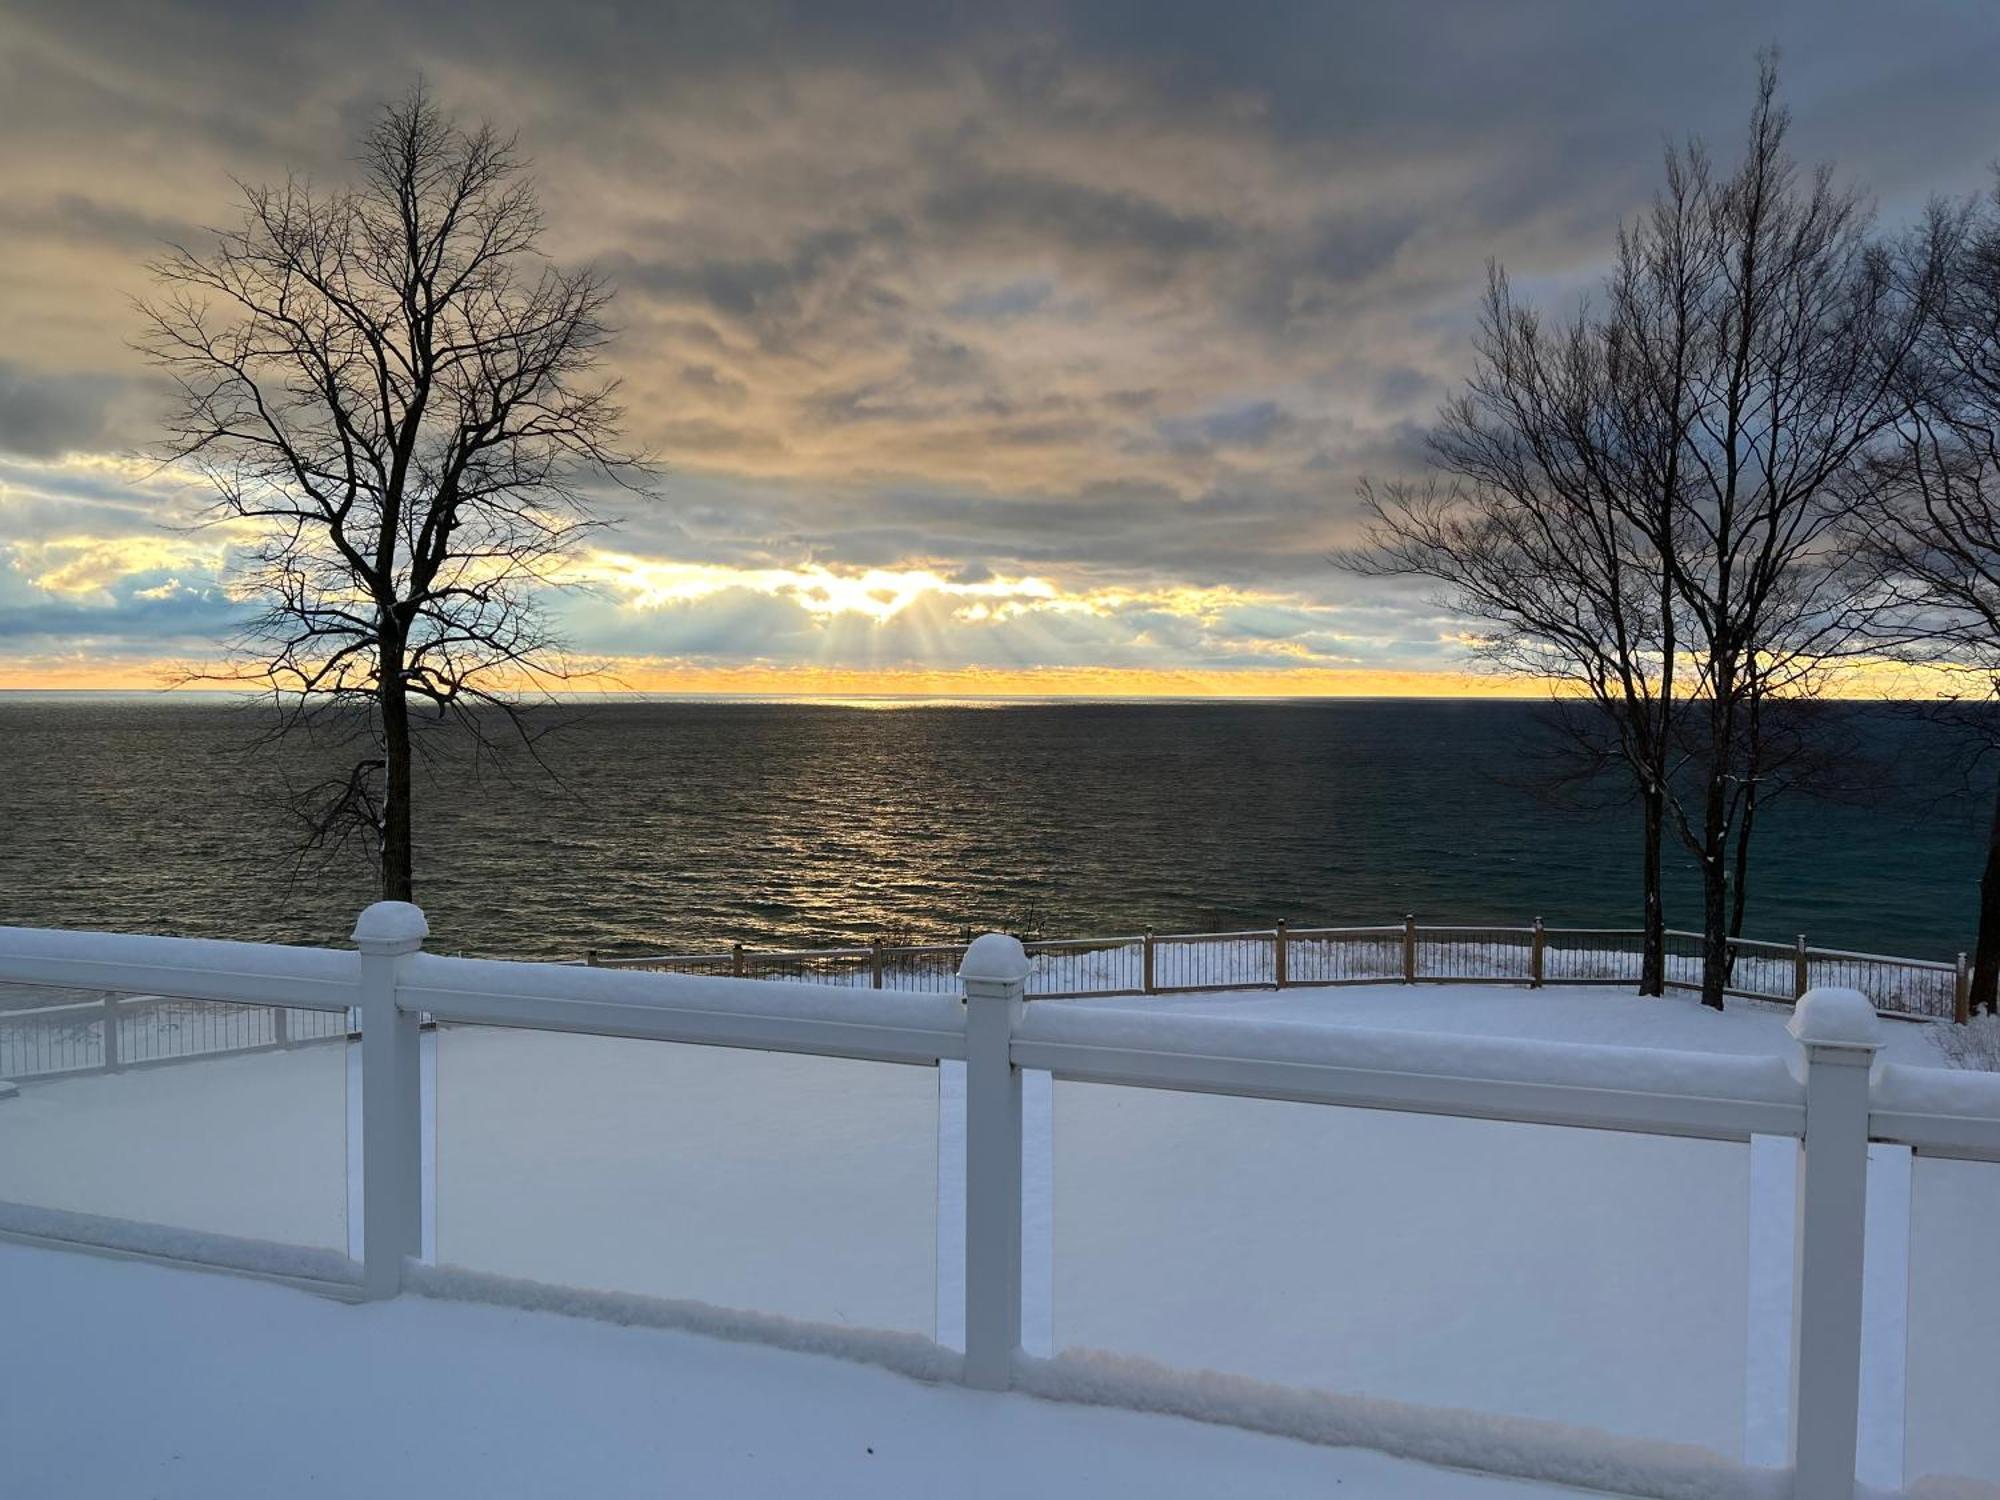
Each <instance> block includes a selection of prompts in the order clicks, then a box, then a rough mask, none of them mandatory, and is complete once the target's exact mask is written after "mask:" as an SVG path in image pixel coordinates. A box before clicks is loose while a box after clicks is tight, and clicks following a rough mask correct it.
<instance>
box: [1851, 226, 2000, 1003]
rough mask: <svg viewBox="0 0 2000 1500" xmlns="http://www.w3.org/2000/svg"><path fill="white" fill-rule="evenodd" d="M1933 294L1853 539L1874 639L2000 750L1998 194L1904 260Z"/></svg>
mask: <svg viewBox="0 0 2000 1500" xmlns="http://www.w3.org/2000/svg"><path fill="white" fill-rule="evenodd" d="M1904 263H1905V266H1906V268H1907V269H1906V277H1907V279H1908V280H1910V281H1911V282H1913V283H1921V282H1923V281H1924V280H1925V279H1927V278H1929V279H1932V280H1933V281H1934V282H1935V284H1936V290H1935V293H1934V294H1933V295H1931V296H1929V297H1927V298H1926V299H1925V304H1926V308H1927V312H1928V317H1927V320H1926V324H1925V328H1924V336H1923V339H1922V342H1921V344H1920V348H1919V356H1918V358H1916V359H1915V360H1913V361H1911V363H1910V365H1909V366H1908V368H1907V370H1906V376H1905V379H1904V381H1903V384H1902V387H1901V394H1902V397H1903V409H1902V412H1901V418H1900V421H1899V423H1898V431H1897V441H1896V442H1895V443H1894V444H1893V445H1892V446H1891V447H1890V448H1889V449H1888V451H1886V452H1884V453H1882V454H1881V455H1880V456H1879V457H1878V460H1877V461H1876V462H1875V463H1874V464H1873V465H1872V466H1871V467H1870V468H1869V470H1868V471H1867V473H1866V475H1865V476H1864V477H1865V483H1864V484H1863V485H1862V486H1861V487H1860V489H1859V491H1858V502H1857V504H1856V505H1855V507H1854V509H1853V512H1852V517H1851V525H1850V529H1849V539H1850V540H1851V542H1852V544H1853V547H1854V555H1855V558H1856V562H1857V565H1858V568H1859V569H1860V572H1861V576H1862V577H1863V579H1864V580H1865V581H1866V583H1867V585H1868V586H1869V588H1870V602H1871V604H1872V605H1873V606H1874V613H1873V616H1872V619H1871V622H1870V623H1871V638H1872V639H1874V640H1875V641H1877V642H1879V643H1880V644H1882V645H1883V646H1884V647H1885V648H1886V649H1887V650H1888V651H1889V652H1890V653H1891V654H1893V655H1895V656H1899V657H1901V658H1903V659H1904V660H1907V661H1912V662H1917V663H1921V664H1924V665H1926V666H1929V667H1931V668H1934V669H1936V670H1939V671H1942V672H1943V673H1945V674H1946V675H1947V686H1946V687H1945V688H1944V690H1943V692H1942V693H1941V695H1940V701H1939V703H1938V704H1936V705H1935V706H1934V712H1933V717H1936V718H1939V719H1942V720H1944V721H1945V722H1947V723H1948V724H1949V725H1950V726H1951V727H1952V728H1953V729H1955V730H1957V731H1959V732H1960V733H1961V734H1962V735H1963V736H1964V737H1965V738H1966V739H1967V740H1969V741H1970V742H1971V743H1972V745H1973V748H1974V758H1975V759H1983V758H1985V757H1987V756H1988V755H1990V754H1991V752H1993V751H1994V750H1996V749H2000V721H1996V717H1995V714H1994V712H1993V705H1994V704H1995V702H1996V701H2000V194H1996V196H1995V197H1994V198H1992V199H1989V200H1988V201H1987V202H1986V203H1984V204H1980V203H1965V204H1956V205H1947V204H1938V205H1934V206H1933V208H1932V209H1931V212H1930V213H1929V215H1928V216H1927V218H1926V221H1925V223H1924V225H1923V227H1922V228H1921V229H1920V230H1919V231H1918V232H1917V234H1916V235H1915V236H1914V237H1913V240H1912V243H1911V245H1910V247H1909V249H1908V252H1907V254H1906V256H1905V258H1904ZM1996 1002H2000V795H1996V796H1995V798H1994V812H1993V816H1992V819H1991V820H1990V824H1989V829H1988V836H1987V847H1986V861H1985V868H1984V870H1983V872H1982V874H1981V878H1980V885H1979V934H1978V939H1977V946H1976V954H1975V958H1974V964H1973V973H1972V1006H1973V1009H1975V1010H1981V1009H1983V1010H1988V1011H1991V1010H1994V1009H1995V1008H1996Z"/></svg>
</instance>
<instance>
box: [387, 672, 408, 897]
mask: <svg viewBox="0 0 2000 1500" xmlns="http://www.w3.org/2000/svg"><path fill="white" fill-rule="evenodd" d="M381 652H382V657H381V683H382V686H381V688H380V690H379V693H378V701H379V702H380V704H381V707H382V754H383V761H384V775H383V782H384V787H385V795H384V798H383V808H382V899H383V900H384V901H408V900H410V899H412V897H411V892H412V890H413V888H414V887H413V882H412V879H411V864H412V861H411V857H410V700H409V697H408V695H407V694H405V693H404V691H403V652H402V643H401V642H400V641H385V642H383V644H382V648H381Z"/></svg>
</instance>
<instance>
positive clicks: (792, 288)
mask: <svg viewBox="0 0 2000 1500" xmlns="http://www.w3.org/2000/svg"><path fill="white" fill-rule="evenodd" d="M1771 43H1775V44H1776V45H1777V46H1778V47H1779V49H1780V54H1781V58H1782V67H1783V76H1784V92H1785V96H1786V99H1787V101H1788V103H1789V104H1790V105H1791V107H1792V109H1793V111H1794V115H1795V118H1796V132H1795V145H1796V147H1797V149H1798V152H1799V154H1800V155H1801V156H1803V157H1804V158H1806V159H1807V160H1812V161H1818V160H1829V161H1832V162H1834V163H1836V164H1837V165H1838V167H1839V169H1840V170H1841V171H1842V173H1843V174H1844V175H1845V176H1846V177H1847V178H1848V179H1849V180H1851V181H1854V182H1857V183H1859V184H1861V185H1863V186H1865V187H1866V188H1867V189H1868V190H1869V191H1870V192H1871V193H1872V194H1873V195H1874V198H1875V200H1876V202H1877V203H1878V205H1879V208H1880V211H1881V214H1882V217H1883V220H1884V222H1885V223H1886V224H1891V225H1893V224H1895V223H1898V222H1901V221H1905V220H1907V219H1909V218H1910V217H1911V216H1912V215H1913V214H1914V213H1916V212H1917V211H1918V210H1919V209H1920V208H1921V206H1922V204H1923V203H1924V201H1925V199H1926V198H1927V197H1929V196H1931V195H1934V194H1939V193H1946V194H1959V193H1967V192H1973V191H1979V190H1981V189H1983V188H1984V187H1986V186H1988V185H1989V182H1990V173H1991V168H1992V163H1993V162H1994V160H1995V159H1996V158H2000V90H1996V89H1994V88H1993V86H1992V80H1993V79H1994V78H1995V77H2000V7H1994V6H1992V5H1990V4H1987V3H1983V0H1963V3H1949V0H1906V3H1900V4H1897V5H1895V6H1893V7H1890V6H1883V5H1880V4H1878V3H1872V0H1869V3H1863V0H1856V3H1822V4H1806V3H1796V0H1795V3H1772V0H1749V3H1744V0H1736V3H1704V0H1689V3H1680V4H1675V5H1672V6H1665V5H1651V4H1644V5H1642V4H1626V3H1617V0H1578V3H1568V0H1518V3H1508V4H1497V3H1491V0H1430V3H1402V4H1393V3H1382V4H1370V5H1342V4H1334V3H1327V0H1319V3H1282V0H1270V3H1248V0H1239V3H1235V4H1220V3H1186V0H1125V3H1101V4H1083V3H1074V4H1071V3H1059V0H1046V3H1032V4H1012V3H1006V0H986V3H981V4H977V5H950V4H937V3H928V4H924V3H915V0H880V3H868V4H838V3H825V4H805V3H799V4H779V3H767V0H739V3H731V4H716V5H676V4H631V5H623V4H601V3H592V0H565V3H563V4H548V3H546V0H534V3H528V0H487V3H482V4H479V5H476V6H475V5H463V6H458V5H450V4H426V5H422V6H416V5H374V4H358V3H342V4H332V3H328V4H315V3H310V0H306V3H299V4H290V5H284V6H274V5H267V4H251V3H208V4H170V3H157V0H149V3H132V4H120V3H116V0H111V3H96V0H84V3H78V0H69V3H64V4H41V3H37V0H4V3H0V140H4V141H5V142H6V147H7V149H6V150H5V152H4V153H0V688H6V687H17V688H22V687H27V688H32V687H146V686H152V685H156V684H159V683H161V682H163V681H167V680H171V677H172V674H173V673H174V672H175V670H177V668H178V667H179V666H180V665H182V664H185V663H189V662H200V661H204V660H209V659H212V658H213V657H214V656H215V655H216V653H217V651H218V649H219V648H218V643H219V641H220V640H221V639H222V638H223V636H224V635H225V634H226V632H227V631H228V629H229V626H230V623H231V621H232V620H233V619H235V618H236V617H237V616H238V614H239V612H240V611H241V609H242V607H243V606H242V604H241V602H240V601H239V600H238V599H236V598H234V597H232V593H231V588H230V581H231V556H232V553H231V548H232V538H231V537H229V536H228V535H226V534H223V533H218V532H214V531H201V530H189V529H187V526H186V522H187V520H188V518H189V517H190V516H191V515H192V514H193V512H194V509H195V507H196V506H197V504H198V502H199V499H200V496H199V493H198V491H196V490H195V489H193V488H191V487H190V486H189V485H188V484H187V483H186V481H185V477H184V476H180V475H177V474H175V473H172V472H165V473H162V472H159V471H157V470H156V469H155V468H153V466H151V465H149V464H148V463H146V462H145V461H144V460H143V458H142V456H141V455H143V453H144V452H145V450H146V449H147V447H148V445H149V444H152V443H154V442H156V441H157V439H158V437H159V435H160V428H161V420H162V417H163V414H164V413H165V411H166V409H167V403H166V398H165V395H164V393H163V391H162V390H161V388H160V385H159V383H158V380H157V377H156V376H155V375H154V374H153V373H152V372H150V371H149V370H148V369H147V368H146V366H145V364H144V362H143V361H142V360H141V359H140V357H139V356H138V355H137V354H135V353H134V352H133V350H132V349H131V347H130V344H131V341H132V340H133V339H134V338H135V337H136V335H137V333H138V322H137V317H136V315H135V313H134V311H133V308H132V299H133V298H134V297H137V296H142V295H144V294H146V292H147V291H148V289H149V283H148V281H147V277H146V272H145V270H144V266H145V263H146V261H147V260H148V259H149V258H150V257H151V256H152V255H154V254H155V253H156V252H157V251H158V249H159V248H160V247H161V245H162V243H163V242H166V241H179V242H185V243H189V244H192V245H199V244H200V243H201V242H202V235H203V232H204V227H205V226H210V225H216V224H221V223H226V222H229V221H230V219H231V217H232V203H233V201H234V198H235V194H236V192H237V188H236V186H235V182H236V181H239V180H240V181H244V182H269V181H276V180H282V179H283V178H284V176H285V175H286V174H287V173H297V174H300V175H304V176H309V177H311V178H312V179H314V180H315V181H317V182H322V183H331V182H336V181H339V180H342V179H344V178H346V177H347V176H348V175H349V174H350V172H351V162H350V158H351V154H352V150H353V141H354V139H355V136H356V134H357V131H358V130H359V129H360V128H361V127H363V126H364V125H365V124H366V122H367V121H368V120H369V118H370V117H371V115H372V114H373V112H374V111H376V110H377V109H379V108H380V106H381V105H382V104H383V102H384V101H386V100H388V99H390V98H392V97H394V96H396V95H398V94H400V93H402V92H403V91H404V90H405V89H406V88H407V87H408V86H409V85H410V84H411V83H412V82H413V81H414V80H415V79H416V78H417V77H418V76H419V75H420V74H421V75H422V76H423V77H424V78H425V79H426V80H427V82H428V84H429V86H430V87H431V88H432V90H433V92H434V94H435V96H436V97H437V98H438V99H439V101H440V102H441V103H442V104H443V105H444V106H445V107H446V108H448V109H450V110H452V111H453V112H455V113H456V114H458V115H459V116H460V117H461V118H463V119H465V120H468V121H470V120H476V119H480V118H486V119H490V120H492V121H493V122H494V123H495V124H497V125H499V126H501V127H502V128H504V129H507V130H511V131H517V132H518V133H519V137H520V141H521V145H522V148H523V150H524V151H525V152H526V153H527V154H528V155H529V156H530V157H531V158H532V159H533V162H534V164H535V166H534V170H535V173H536V175H537V178H538V179H539V182H540V185H541V191H542V197H543V202H544V206H545V208H546V210H547V212H548V217H549V223H550V229H549V234H548V238H547V241H546V245H547V249H548V250H549V252H550V253H551V254H552V255H553V256H554V257H555V258H556V259H557V260H559V261H562V262H564V263H567V264H577V263H583V262H589V263H594V264H595V265H597V266H598V267H600V268H601V269H602V270H603V271H604V272H605V273H607V275H608V276H609V277H610V279H611V280H612V282H613V283H614V285H615V286H616V287H617V288H618V295H617V300H616V303H615V304H614V309H613V318H612V320H613V322H614V323H615V324H616V325H617V327H618V329H619V334H618V338H617V341H616V342H615V344H614V345H613V346H612V349H611V351H610V357H609V366H610V373H612V374H614V375H616V376H617V377H618V378H619V379H620V380H621V381H622V382H623V391H624V398H625V401H626V404H627V408H628V412H629V416H628V430H629V434H630V437H631V439H632V440H633V441H634V442H635V443H636V444H637V445H639V446H642V447H644V448H646V449H648V450H649V451H651V452H652V453H654V454H655V455H656V456H657V458H658V460H659V462H660V465H661V473H660V478H659V481H658V483H657V486H656V489H657V495H656V496H655V497H654V498H652V499H650V500H635V499H633V498H632V497H629V496H626V497H617V498H615V499H614V500H613V501H612V503H611V504H610V506H609V509H610V512H611V513H612V514H613V515H615V517H616V518H617V524H616V525H615V526H614V527H613V528H611V529H610V530H609V531H607V532H604V533H602V534H600V535H599V536H598V537H597V538H596V539H595V541H594V542H593V544H592V547H591V550H590V551H589V552H587V553H586V554H585V555H583V556H580V557H579V558H577V559H576V560H575V562H574V565H573V567H572V570H571V572H572V574H573V578H574V585H575V586H573V587H570V588H566V589H564V590H563V591H561V593H560V594H559V595H557V596H555V597H552V599H551V601H550V603H551V607H552V608H553V609H554V610H555V612H556V614H557V616H558V618H559V619H560V622H561V625H562V628H563V630H564V632H565V633H566V635H567V636H568V637H569V639H570V640H571V641H572V643H573V644H574V646H575V647H576V649H577V651H578V653H579V655H580V659H582V660H585V661H587V662H590V663H593V664H596V665H600V666H601V667H602V668H603V669H604V676H603V678H602V681H603V684H604V685H606V686H616V687H623V688H628V689H637V690H646V691H697V692H815V693H864V692H920V693H967V694H974V693H1087V694H1092V695H1100V694H1117V693H1173V694H1245V695H1250V694H1258V695H1261V694H1339V693H1406V692H1477V691H1515V690H1519V689H1518V685H1509V684H1505V683H1501V682H1496V681H1493V680H1491V679H1481V678H1479V677H1478V676H1476V675H1475V674H1473V673H1471V672H1470V671H1468V669H1467V662H1466V656H1465V651H1464V645H1463V640H1464V636H1463V631H1462V629H1461V628H1460V627H1459V625H1458V624H1457V622H1455V621H1453V620H1452V619H1451V618H1450V616H1449V614H1448V613H1447V612H1444V611H1442V610H1441V609H1440V608H1438V607H1437V605H1436V604H1435V603H1434V602H1433V601H1432V600H1431V599H1429V598H1428V596H1427V593H1426V591H1425V590H1423V589H1421V588H1414V587H1408V586H1392V585H1388V584H1384V583H1381V582H1369V581H1363V580H1359V579H1356V578H1354V577H1351V576H1349V575H1346V574H1343V573H1341V572H1339V571H1338V570H1336V569H1335V568H1333V567H1332V566H1331V565H1330V563H1329V561H1328V556H1329V554H1330V553H1331V552H1332V551H1333V550H1334V549H1336V548H1338V547H1339V546H1341V545H1342V544H1343V543H1345V542H1348V541H1351V540H1353V539H1354V538H1355V537H1356V534H1357V517H1358V510H1359V506H1358V502H1357V500H1356V497H1355V489H1356V485H1357V483H1358V482H1359V481H1360V480H1361V479H1362V478H1363V477H1364V476H1369V475H1372V476H1375V477H1377V478H1392V477H1396V476H1399V475H1407V474H1411V473H1414V472H1416V471H1417V470H1418V469H1419V468H1420V466H1421V465H1422V462H1423V433H1424V430H1425V428H1426V426H1427V425H1428V423H1429V422H1430V421H1431V419H1432V418H1433V416H1434V414H1435V412H1436V410H1437V408H1438V406H1439V404H1440V402H1441V401H1443V400H1444V399H1445V398H1446V397H1447V396H1448V395H1449V394H1450V393H1451V392H1452V391H1453V390H1454V389H1455V388H1456V387H1457V385H1458V384H1459V383H1460V382H1462V381H1463V379H1464V378H1465V375H1466V373H1467V371H1468V368H1469V359H1470V344H1469V338H1470V334H1471V329H1472V320H1473V317H1474V314H1475V311H1476V304H1477V300H1478V297H1479V294H1480V291H1481V290H1482V288H1483V285H1484V277H1485V267H1486V265H1487V262H1488V261H1489V260H1498V261H1499V262H1501V263H1502V264H1504V265H1505V266H1506V268H1507V269H1508V271H1509V273H1510V274H1511V275H1512V277H1513V278H1514V281H1515V284H1516V286H1517V288H1518V289H1520V290H1522V291H1523V292H1525V293H1526V294H1527V295H1529V296H1530V297H1533V298H1535V299H1537V300H1541V301H1545V302H1548V303H1551V304H1557V305H1560V304H1562V303H1564V302H1565V301H1566V300H1569V299H1574V298H1576V297H1577V296H1579V295H1581V294H1582V293H1583V292H1584V291H1585V290H1586V289H1587V288H1588V287H1590V286H1591V284H1592V283H1593V281H1594V279H1595V278H1596V277H1597V276H1599V275H1600V274H1601V273H1602V271H1603V269H1604V265H1605V261H1606V257H1607V254H1608V251H1609V248H1610V246H1611V244H1612V242H1613V238H1614V236H1615V233H1616V230H1617V226H1618V224H1619V222H1620V220H1621V218H1626V217H1629V216H1631V215H1632V214H1634V213H1635V212H1637V211H1638V210H1639V209H1641V208H1642V207H1643V206H1644V204H1645V203H1646V201H1647V199H1648V197H1649V196H1650V194H1651V193H1652V191H1653V189H1654V187H1655V185H1656V183H1657V181H1658V177H1659V158H1660V153H1661V149H1662V146H1663V145H1664V144H1665V143H1666V142H1667V141H1668V140H1670V139H1676V138H1679V137H1682V136H1685V135H1688V134H1691V133H1692V134H1699V135H1702V136H1705V137H1707V138H1708V139H1709V140H1710V141H1711V142H1712V143H1713V144H1714V146H1715V147H1716V148H1717V150H1718V152H1719V153H1721V154H1723V155H1724V156H1725V157H1726V156H1727V155H1729V154H1730V153H1732V152H1733V150H1734V147H1735V144H1736V142H1737V140H1738V138H1739V137H1740V134H1741V131H1742V127H1743V121H1744V118H1745V116H1746V113H1747V110H1748V105H1749V100H1750V92H1751V87H1752V84H1753V81H1754V74H1755V53H1756V51H1757V49H1758V48H1759V47H1760V46H1763V45H1766V44H1771Z"/></svg>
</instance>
